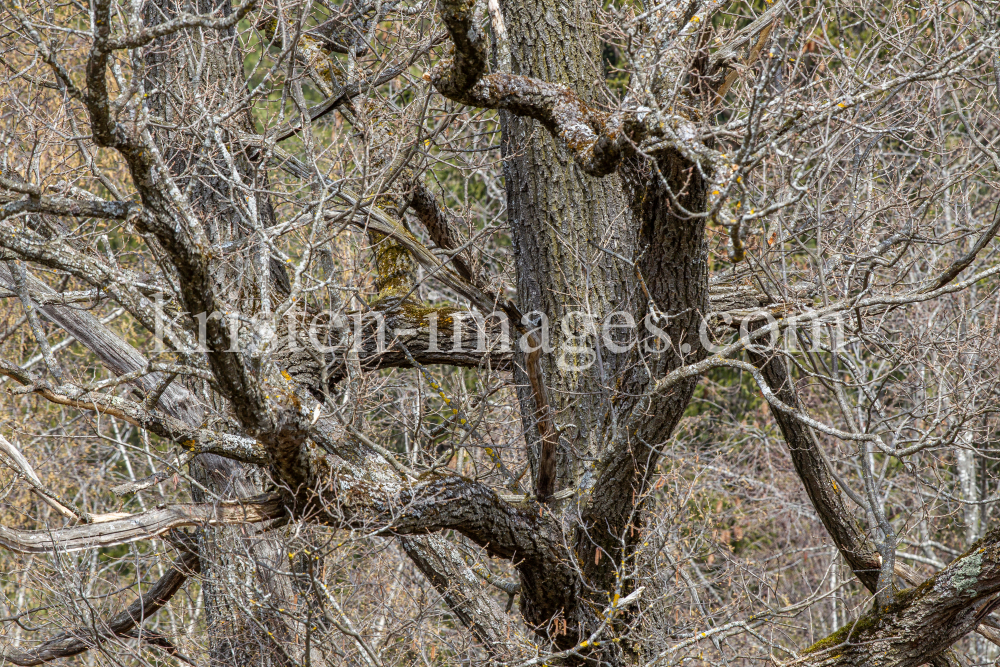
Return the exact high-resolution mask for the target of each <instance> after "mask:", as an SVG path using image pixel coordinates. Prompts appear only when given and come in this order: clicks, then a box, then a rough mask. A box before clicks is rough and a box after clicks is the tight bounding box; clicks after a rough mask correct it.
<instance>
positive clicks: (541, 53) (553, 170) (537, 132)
mask: <svg viewBox="0 0 1000 667" xmlns="http://www.w3.org/2000/svg"><path fill="white" fill-rule="evenodd" d="M570 7H572V9H570ZM502 9H503V12H504V20H505V21H506V25H507V28H508V35H509V36H510V38H511V40H512V41H511V43H510V51H511V67H512V70H513V73H514V74H519V75H523V76H529V77H534V78H537V79H541V80H543V81H549V82H555V83H564V84H566V85H567V86H569V87H570V88H571V89H572V90H574V91H575V92H577V94H579V95H580V97H581V99H584V100H593V99H594V98H595V97H596V95H597V94H598V91H600V90H602V89H603V85H602V84H603V81H604V73H603V67H602V63H601V49H600V43H599V35H598V34H597V31H596V29H595V26H596V25H597V22H596V17H595V16H594V15H593V14H592V11H593V7H592V6H591V5H588V4H586V3H571V4H570V5H565V4H561V3H555V2H506V3H504V4H503V6H502ZM501 127H502V132H503V139H502V147H503V153H504V157H505V158H506V159H505V161H504V177H505V180H506V187H507V219H508V223H509V225H510V230H511V235H512V239H513V243H514V251H515V256H516V258H517V264H516V268H517V294H518V305H519V307H520V309H521V311H522V312H524V313H532V311H537V312H540V313H542V314H544V316H545V317H547V318H548V322H549V323H550V331H551V334H552V339H551V340H550V344H551V345H552V346H553V347H554V351H553V353H552V354H545V355H543V356H542V368H543V371H544V375H545V381H546V384H547V387H548V389H549V400H550V402H551V407H552V410H553V412H554V415H553V417H554V420H555V422H556V424H557V426H558V427H559V428H560V429H561V433H560V438H559V450H558V477H557V479H558V481H557V485H556V490H558V489H560V488H567V487H576V486H578V485H580V484H581V483H582V482H583V483H585V480H592V478H593V474H594V471H593V467H592V465H589V464H588V462H589V461H593V460H594V459H595V458H596V457H597V456H598V455H599V454H600V451H601V449H602V447H603V446H604V438H603V433H602V430H601V424H602V422H603V421H604V420H605V419H606V418H607V416H608V415H607V398H608V396H609V386H611V384H612V383H613V381H614V377H615V375H616V371H617V370H618V368H619V367H620V364H621V360H620V356H621V355H613V354H610V353H609V352H608V351H607V350H606V349H601V341H600V339H599V337H597V336H594V335H593V334H592V331H593V329H592V327H588V325H587V324H586V323H585V320H586V318H592V319H593V322H594V324H595V325H596V326H597V327H598V328H599V327H600V321H601V320H602V319H603V318H604V317H605V316H607V315H608V314H609V313H611V312H615V311H629V312H635V311H637V305H638V304H637V302H636V299H635V290H636V286H635V284H634V282H635V278H634V273H633V271H632V269H631V267H629V266H627V265H625V264H624V262H621V261H620V260H618V259H615V258H614V257H613V256H611V255H609V254H608V253H606V252H603V251H601V250H600V249H599V248H597V247H596V246H598V245H599V246H604V247H607V248H611V249H615V250H617V251H619V252H624V253H628V252H629V251H630V250H629V249H631V248H632V247H633V243H634V239H635V232H636V229H635V225H634V224H633V222H632V215H631V212H630V211H629V209H628V206H627V202H626V199H625V196H624V193H623V191H622V183H621V179H620V178H619V177H618V176H617V175H611V176H608V177H605V178H595V177H593V176H589V175H587V174H585V173H584V172H583V171H582V170H581V169H580V168H579V166H577V164H576V163H575V162H574V161H573V157H572V156H571V155H570V154H569V153H568V152H567V151H566V149H565V148H564V147H563V146H562V145H561V144H560V143H559V142H557V140H556V139H554V138H553V137H552V136H551V135H550V134H549V132H548V131H546V130H545V128H544V127H542V125H541V124H540V123H539V122H537V121H535V120H532V119H531V118H527V117H521V116H516V115H514V114H511V113H507V112H501ZM623 249H624V250H623ZM638 303H639V304H641V299H640V300H639V302H638ZM571 312H577V313H579V315H577V316H575V317H574V318H573V319H572V320H570V321H569V323H568V326H569V327H571V328H570V329H569V330H568V331H567V330H564V328H563V327H562V326H561V324H560V323H561V318H563V317H564V316H566V315H567V314H568V313H571ZM598 330H599V329H598ZM579 334H583V335H584V336H585V337H579V338H578V337H577V336H578V335H579ZM595 344H596V345H595ZM566 346H582V347H588V348H590V349H593V350H596V351H597V352H596V353H597V354H598V355H599V358H598V359H593V357H590V358H588V357H586V356H574V355H573V354H572V353H568V352H567V350H566ZM590 354H591V355H592V354H593V353H590ZM587 361H593V362H594V363H592V365H590V367H589V368H588V369H586V370H575V369H574V368H573V367H574V366H577V365H581V364H583V363H584V362H587ZM515 379H516V381H517V384H518V387H519V396H520V400H521V406H522V411H521V413H522V417H523V418H524V427H525V432H526V433H527V434H528V437H529V443H530V444H531V446H530V448H529V455H530V456H531V457H532V459H531V462H532V466H533V472H534V473H535V474H537V470H535V469H534V467H535V466H536V465H537V456H538V452H537V447H538V433H537V430H536V427H535V420H536V418H535V415H536V411H535V405H534V399H533V398H532V393H531V388H530V386H529V383H528V378H527V375H526V374H525V372H524V364H523V360H522V362H521V363H519V364H518V365H517V366H516V371H515Z"/></svg>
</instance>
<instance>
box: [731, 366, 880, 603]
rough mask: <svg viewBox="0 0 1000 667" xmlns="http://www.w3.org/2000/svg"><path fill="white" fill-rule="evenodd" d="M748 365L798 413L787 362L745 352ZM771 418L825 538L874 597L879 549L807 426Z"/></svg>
mask: <svg viewBox="0 0 1000 667" xmlns="http://www.w3.org/2000/svg"><path fill="white" fill-rule="evenodd" d="M747 355H748V356H749V358H750V362H751V363H752V364H753V365H754V366H756V367H757V368H759V369H760V371H761V374H762V375H763V376H764V379H765V380H766V381H767V383H768V386H769V387H770V388H771V390H772V391H773V392H774V393H775V395H776V396H777V397H778V398H779V399H781V401H782V402H783V403H785V404H786V405H790V406H793V407H795V408H799V407H800V406H799V402H798V396H797V394H796V392H795V386H794V384H793V383H792V378H791V377H790V376H789V374H788V369H787V366H786V365H785V360H784V359H783V358H782V357H781V356H780V355H779V354H776V353H768V352H760V351H754V350H751V349H748V350H747ZM771 415H772V416H773V417H774V420H775V421H776V422H778V426H779V427H780V428H781V433H782V435H784V437H785V442H786V443H787V445H788V451H789V454H790V455H791V458H792V465H794V466H795V472H796V473H798V476H799V479H800V480H802V485H803V486H804V487H805V490H806V494H807V495H808V496H809V500H810V501H811V502H812V505H813V507H814V508H815V509H816V513H817V514H818V515H819V518H820V521H822V522H823V526H824V527H825V528H826V532H827V533H828V534H829V535H830V537H831V539H833V543H834V544H835V545H836V546H837V549H838V550H839V551H840V553H841V555H842V556H843V557H844V560H845V561H846V562H847V564H848V565H850V567H851V570H852V571H853V572H854V574H855V576H857V578H858V579H859V580H860V581H861V583H863V584H864V585H865V588H867V589H868V590H869V591H871V592H872V593H874V592H875V591H876V590H877V588H878V575H879V570H880V568H881V563H882V561H881V559H880V558H879V555H878V551H877V550H876V549H875V545H873V544H872V543H871V541H870V540H869V539H868V538H867V536H866V535H865V532H864V529H863V528H862V527H861V526H860V525H858V521H857V519H855V518H854V515H853V513H852V512H851V511H850V509H849V508H848V506H847V503H846V502H845V499H844V495H845V493H844V491H843V489H840V488H839V487H838V485H837V483H836V482H835V481H834V479H833V477H832V476H831V474H830V471H829V469H828V468H827V466H826V461H825V460H824V459H823V456H822V454H821V453H820V452H819V451H818V449H817V445H816V442H815V440H814V439H813V436H812V434H810V432H809V426H807V425H806V424H803V423H802V422H800V421H799V420H798V419H796V418H795V417H793V416H792V415H790V414H788V413H787V412H783V411H781V410H777V409H773V408H772V409H771Z"/></svg>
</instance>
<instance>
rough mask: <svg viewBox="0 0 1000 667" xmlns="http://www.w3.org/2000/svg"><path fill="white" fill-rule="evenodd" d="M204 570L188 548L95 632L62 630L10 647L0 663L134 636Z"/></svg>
mask: <svg viewBox="0 0 1000 667" xmlns="http://www.w3.org/2000/svg"><path fill="white" fill-rule="evenodd" d="M200 570H201V561H200V560H199V558H198V552H197V551H191V550H186V551H184V552H183V553H181V557H180V558H179V559H178V560H177V562H176V563H174V565H173V566H172V567H171V568H170V569H169V570H167V572H166V573H165V574H164V575H163V576H162V577H160V579H159V580H158V581H157V582H156V583H155V584H154V585H153V587H152V588H150V589H149V590H148V591H146V593H145V594H144V595H142V596H141V597H140V598H139V599H138V600H135V601H134V602H133V603H132V604H130V605H129V606H128V608H126V609H125V610H124V611H122V612H120V613H118V614H116V615H115V616H113V617H112V618H111V620H109V621H108V622H107V623H106V624H104V625H102V626H101V627H99V628H98V629H97V631H96V632H95V631H94V630H93V629H91V628H85V627H80V628H77V629H75V630H71V631H69V632H63V633H61V634H59V635H58V636H56V637H53V638H52V639H50V640H48V641H46V642H44V643H43V644H41V645H40V646H37V647H35V648H33V649H31V650H30V651H16V650H7V651H4V652H2V653H0V662H2V661H7V662H11V663H13V664H15V665H20V666H21V667H30V666H32V665H41V664H43V663H47V662H51V661H53V660H58V659H60V658H68V657H70V656H74V655H78V654H80V653H83V652H84V651H87V650H89V649H90V648H92V647H93V646H95V645H96V644H99V643H100V642H102V641H106V640H108V639H111V638H112V637H135V636H136V635H135V634H133V632H134V630H135V629H136V628H137V627H138V626H140V625H142V623H143V622H144V621H145V620H146V619H148V618H151V617H152V616H153V615H154V614H156V612H158V611H159V610H160V609H161V608H162V607H163V605H165V604H166V603H167V602H169V601H170V598H172V597H173V596H174V594H175V593H177V591H179V590H180V588H181V586H183V585H184V582H185V581H187V579H188V577H190V576H191V575H193V574H197V573H198V572H199V571H200Z"/></svg>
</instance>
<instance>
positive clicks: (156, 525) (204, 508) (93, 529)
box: [0, 495, 288, 554]
mask: <svg viewBox="0 0 1000 667" xmlns="http://www.w3.org/2000/svg"><path fill="white" fill-rule="evenodd" d="M287 517H288V515H287V512H286V511H285V506H284V503H283V502H282V500H281V498H280V497H278V496H266V495H265V496H258V497H256V498H245V499H241V500H232V501H224V502H219V503H214V504H210V503H204V504H197V503H183V504H178V505H169V506H166V507H161V508H158V509H153V510H149V511H147V512H141V513H139V514H132V515H126V517H124V518H118V519H114V520H112V521H105V522H100V523H89V524H86V525H80V526H71V527H69V528H59V529H55V530H15V529H13V528H7V527H5V526H0V546H2V547H4V548H5V549H9V550H10V551H15V552H17V553H25V554H40V553H50V552H53V551H59V552H65V551H80V550H82V549H92V548H94V547H111V546H116V545H119V544H128V543H130V542H138V541H140V540H148V539H152V538H154V537H157V536H159V535H162V534H164V533H166V532H167V531H169V530H173V529H174V528H180V527H182V526H196V525H209V526H218V525H223V524H243V523H261V522H264V521H273V520H281V519H286V518H287Z"/></svg>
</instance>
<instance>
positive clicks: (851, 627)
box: [802, 611, 879, 655]
mask: <svg viewBox="0 0 1000 667" xmlns="http://www.w3.org/2000/svg"><path fill="white" fill-rule="evenodd" d="M878 621H879V618H878V615H877V614H876V613H875V612H874V611H870V612H868V613H867V614H865V615H864V616H862V617H861V618H859V619H858V620H857V621H852V622H851V623H848V624H847V625H845V626H844V627H842V628H840V629H839V630H837V631H836V632H834V633H833V634H832V635H830V636H828V637H826V638H824V639H820V640H819V641H818V642H816V643H815V644H813V645H812V646H810V647H809V648H807V649H806V650H804V651H802V654H803V655H806V654H809V653H819V652H821V651H828V650H830V649H832V648H834V647H835V646H840V645H841V644H844V643H846V642H847V641H848V640H849V639H853V640H855V641H857V639H858V638H859V637H860V636H861V635H863V634H865V633H866V632H868V631H869V630H872V629H874V628H875V627H876V626H877V625H878Z"/></svg>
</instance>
